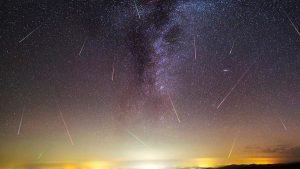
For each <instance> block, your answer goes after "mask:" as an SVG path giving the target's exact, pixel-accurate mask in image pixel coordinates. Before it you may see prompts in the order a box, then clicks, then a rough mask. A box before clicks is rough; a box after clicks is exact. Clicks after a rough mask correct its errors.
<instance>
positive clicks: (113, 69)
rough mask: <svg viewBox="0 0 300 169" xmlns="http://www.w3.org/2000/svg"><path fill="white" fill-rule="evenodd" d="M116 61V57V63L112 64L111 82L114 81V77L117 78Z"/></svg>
mask: <svg viewBox="0 0 300 169" xmlns="http://www.w3.org/2000/svg"><path fill="white" fill-rule="evenodd" d="M115 60H116V57H114V61H113V64H112V72H111V81H114V77H115Z"/></svg>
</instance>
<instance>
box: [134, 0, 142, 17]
mask: <svg viewBox="0 0 300 169" xmlns="http://www.w3.org/2000/svg"><path fill="white" fill-rule="evenodd" d="M133 2H134V7H135V10H136V12H137V14H138V16H139V19H141V15H140V11H139V8H138V6H137V3H136V0H133Z"/></svg>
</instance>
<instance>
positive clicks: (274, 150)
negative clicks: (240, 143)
mask: <svg viewBox="0 0 300 169" xmlns="http://www.w3.org/2000/svg"><path fill="white" fill-rule="evenodd" d="M245 151H246V152H260V153H266V154H281V155H285V156H289V157H295V158H300V146H289V145H274V146H270V147H261V146H247V147H246V148H245Z"/></svg>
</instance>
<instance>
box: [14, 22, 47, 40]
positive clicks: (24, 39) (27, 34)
mask: <svg viewBox="0 0 300 169" xmlns="http://www.w3.org/2000/svg"><path fill="white" fill-rule="evenodd" d="M41 26H42V25H40V26H38V27H37V28H35V29H33V31H31V32H30V33H29V34H27V35H26V36H25V37H24V38H22V39H21V40H19V43H21V42H23V41H24V40H25V39H27V38H28V37H29V36H30V35H31V34H33V32H35V31H36V30H38V29H39V28H40V27H41Z"/></svg>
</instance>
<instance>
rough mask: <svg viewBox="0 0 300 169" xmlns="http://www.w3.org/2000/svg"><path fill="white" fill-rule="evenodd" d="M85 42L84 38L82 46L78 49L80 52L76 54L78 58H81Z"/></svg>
mask: <svg viewBox="0 0 300 169" xmlns="http://www.w3.org/2000/svg"><path fill="white" fill-rule="evenodd" d="M86 40H87V38H85V39H84V41H83V44H82V46H81V49H80V51H79V53H78V55H79V56H81V52H82V51H83V48H84V45H85V42H86Z"/></svg>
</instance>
